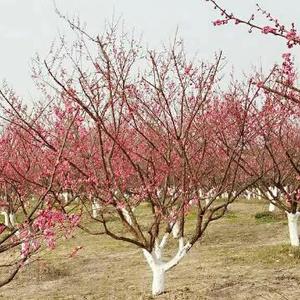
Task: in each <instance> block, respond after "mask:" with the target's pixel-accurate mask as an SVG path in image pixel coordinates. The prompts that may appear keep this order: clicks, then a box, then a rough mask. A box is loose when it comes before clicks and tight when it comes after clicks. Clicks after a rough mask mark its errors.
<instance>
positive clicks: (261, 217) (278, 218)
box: [254, 211, 286, 224]
mask: <svg viewBox="0 0 300 300" xmlns="http://www.w3.org/2000/svg"><path fill="white" fill-rule="evenodd" d="M254 217H255V220H256V222H257V223H260V224H261V223H274V222H282V221H286V218H285V215H284V214H281V213H274V212H269V211H264V212H259V213H257V214H255V216H254Z"/></svg>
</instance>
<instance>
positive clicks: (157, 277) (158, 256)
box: [143, 233, 192, 296]
mask: <svg viewBox="0 0 300 300" xmlns="http://www.w3.org/2000/svg"><path fill="white" fill-rule="evenodd" d="M168 236H169V233H166V234H165V235H164V236H163V238H162V240H161V242H160V243H159V242H158V241H156V242H155V247H154V249H153V250H152V252H151V253H150V252H148V251H147V250H146V249H143V253H144V256H145V258H146V260H147V262H148V264H149V266H150V268H151V271H152V275H153V281H152V295H153V296H157V295H160V294H162V293H164V291H165V276H166V272H168V271H169V270H171V269H172V268H173V267H175V266H176V265H177V264H178V263H179V262H180V260H181V259H182V258H184V256H185V255H186V253H187V252H188V251H189V249H190V248H191V246H192V245H191V244H190V243H189V242H187V243H186V244H184V239H183V237H180V238H179V240H178V251H177V253H176V255H175V256H174V257H173V258H172V259H170V260H169V261H167V262H165V261H163V259H162V254H163V249H164V247H165V245H166V244H167V240H168Z"/></svg>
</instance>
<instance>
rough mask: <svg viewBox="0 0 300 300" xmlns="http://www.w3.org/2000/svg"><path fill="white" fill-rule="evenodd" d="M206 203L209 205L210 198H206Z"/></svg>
mask: <svg viewBox="0 0 300 300" xmlns="http://www.w3.org/2000/svg"><path fill="white" fill-rule="evenodd" d="M205 205H206V206H208V205H209V199H208V198H206V199H205Z"/></svg>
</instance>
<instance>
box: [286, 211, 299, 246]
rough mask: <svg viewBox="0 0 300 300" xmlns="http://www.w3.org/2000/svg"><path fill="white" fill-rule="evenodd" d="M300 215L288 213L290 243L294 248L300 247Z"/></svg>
mask: <svg viewBox="0 0 300 300" xmlns="http://www.w3.org/2000/svg"><path fill="white" fill-rule="evenodd" d="M299 215H300V213H299V212H296V213H295V214H293V213H288V212H287V218H288V226H289V234H290V242H291V245H292V246H296V247H299V234H298V218H299Z"/></svg>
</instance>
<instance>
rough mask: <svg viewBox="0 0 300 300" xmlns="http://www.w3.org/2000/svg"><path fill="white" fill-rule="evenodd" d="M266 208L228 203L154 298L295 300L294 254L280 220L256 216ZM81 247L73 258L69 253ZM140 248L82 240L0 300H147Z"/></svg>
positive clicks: (299, 289)
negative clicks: (225, 211)
mask: <svg viewBox="0 0 300 300" xmlns="http://www.w3.org/2000/svg"><path fill="white" fill-rule="evenodd" d="M266 208H267V205H266V204H264V203H259V202H257V201H245V200H243V201H240V202H237V203H235V204H234V205H233V206H232V207H231V209H230V212H229V213H228V214H227V215H226V216H225V217H224V218H223V219H221V220H219V221H217V222H215V223H214V224H211V226H210V227H209V229H208V230H207V233H206V235H205V237H204V239H203V240H202V241H201V243H199V244H198V245H196V246H195V247H194V248H193V249H192V250H191V251H190V253H189V254H188V256H187V257H186V258H185V259H184V260H183V261H182V262H181V263H180V264H179V265H178V266H177V267H176V268H175V269H173V270H172V271H171V272H170V273H168V274H167V282H166V289H167V293H165V294H164V295H161V296H159V297H158V298H157V299H235V300H236V299H238V300H239V299H251V300H252V299H270V300H271V299H272V300H277V299H300V296H299V295H300V268H299V263H300V250H294V249H292V248H290V247H289V246H288V236H287V224H286V221H285V218H284V216H281V215H276V217H273V218H272V217H269V216H263V215H262V216H260V218H259V219H258V218H255V215H256V214H257V213H259V212H262V211H264V210H265V209H266ZM77 245H83V246H84V249H82V250H80V251H79V252H78V255H77V256H76V257H75V258H68V256H69V254H70V252H71V251H72V249H73V248H74V247H75V246H77ZM150 285H151V272H150V271H149V269H148V267H147V265H146V262H145V260H144V258H143V256H142V254H141V251H140V250H137V249H136V248H134V247H132V246H130V245H127V244H125V245H124V244H123V243H118V242H115V241H112V240H109V239H107V238H105V237H91V236H89V235H86V234H81V235H80V236H79V237H76V238H73V239H71V240H68V241H67V243H66V244H63V245H61V246H59V247H58V248H57V249H56V250H55V251H52V252H46V253H45V254H43V256H42V257H41V259H40V260H38V261H36V262H33V263H31V264H29V265H28V266H26V267H25V268H24V269H23V271H22V272H21V273H20V274H19V275H18V276H17V278H16V279H15V280H14V281H13V282H12V283H10V284H9V285H7V286H5V287H3V288H2V289H0V299H6V300H8V299H13V300H17V299H22V300H23V299H26V300H31V299H39V300H41V299H43V300H44V299H51V300H52V299H89V300H90V299H107V300H110V299H128V300H129V299H152V298H151V296H150Z"/></svg>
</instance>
